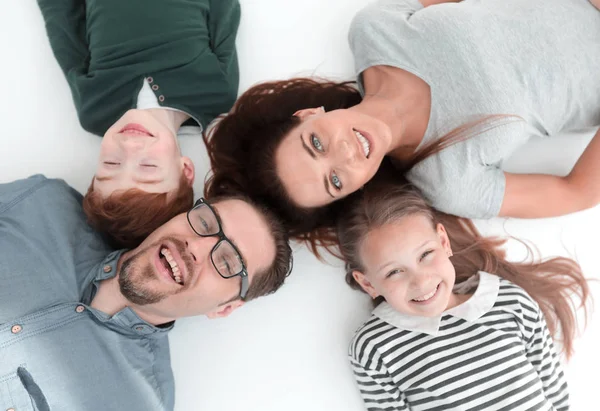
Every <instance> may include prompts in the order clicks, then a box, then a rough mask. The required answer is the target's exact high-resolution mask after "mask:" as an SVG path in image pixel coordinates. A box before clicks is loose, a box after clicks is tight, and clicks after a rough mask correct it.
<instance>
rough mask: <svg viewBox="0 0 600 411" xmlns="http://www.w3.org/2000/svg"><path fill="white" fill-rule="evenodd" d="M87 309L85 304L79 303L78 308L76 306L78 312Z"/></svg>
mask: <svg viewBox="0 0 600 411" xmlns="http://www.w3.org/2000/svg"><path fill="white" fill-rule="evenodd" d="M84 310H85V307H84V306H83V305H78V306H77V308H75V311H77V312H78V313H82V312H83V311H84Z"/></svg>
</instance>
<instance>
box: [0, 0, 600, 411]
mask: <svg viewBox="0 0 600 411" xmlns="http://www.w3.org/2000/svg"><path fill="white" fill-rule="evenodd" d="M56 1H59V0H56ZM81 1H83V0H81ZM367 2H368V0H328V1H319V0H304V1H290V0H242V1H241V3H242V9H243V18H242V24H241V27H240V32H239V37H238V47H239V54H240V65H241V90H242V91H243V90H245V89H246V88H248V87H249V86H250V85H252V84H254V83H256V82H258V81H262V80H268V79H275V78H286V77H289V76H292V75H298V74H302V75H309V74H315V75H320V76H333V77H335V78H339V79H347V78H350V76H351V74H352V58H351V55H350V52H349V49H348V46H347V44H346V32H347V29H348V25H349V22H350V20H351V18H352V16H353V14H354V13H355V12H356V11H357V10H358V9H359V8H360V7H361V6H362V5H364V4H366V3H367ZM2 5H3V6H4V7H3V8H2V13H0V56H1V60H0V124H1V125H0V141H1V143H2V144H1V149H0V182H6V181H10V180H14V179H18V178H22V177H26V176H29V175H31V174H34V173H44V174H46V175H48V176H50V177H60V178H64V179H65V180H66V181H67V182H69V183H70V184H71V185H73V186H74V187H76V188H77V189H78V190H80V191H83V190H85V189H86V187H87V185H88V183H89V181H90V180H91V178H92V175H93V170H94V166H95V161H96V153H97V150H98V146H99V143H100V139H99V138H98V137H95V136H92V135H90V134H88V133H86V132H84V131H83V130H82V129H81V128H80V126H79V124H78V122H77V118H76V115H75V110H74V108H73V105H72V103H71V97H70V93H69V89H68V87H67V84H66V82H65V80H64V79H63V77H62V74H61V72H60V70H59V68H58V66H57V64H56V63H55V61H54V58H53V56H52V53H51V51H50V47H49V45H48V42H47V40H46V37H45V32H44V27H43V21H42V19H41V16H40V14H39V12H38V10H37V6H36V3H35V2H34V1H33V0H3V1H2ZM599 109H600V107H599ZM589 136H590V133H589V132H588V133H587V134H585V135H583V136H581V135H580V136H567V137H565V138H564V139H558V140H555V141H554V142H552V145H550V144H548V143H547V142H544V143H543V144H542V143H532V144H530V145H529V146H528V148H527V149H525V150H523V151H521V152H520V153H518V155H516V156H515V157H514V158H513V159H511V161H509V162H508V164H507V167H508V168H509V169H510V170H520V171H525V170H530V171H533V170H537V171H549V172H557V173H564V172H566V171H568V170H569V167H570V166H571V165H572V164H573V162H574V161H575V160H576V158H577V156H578V154H579V153H580V152H581V150H582V149H583V148H584V147H585V144H586V143H587V141H589ZM182 146H183V150H184V152H185V153H186V154H187V155H190V156H191V157H192V159H194V161H195V162H196V167H197V170H198V175H199V176H202V175H203V174H204V173H205V172H206V171H207V169H208V166H207V163H206V153H205V150H204V148H203V145H202V142H201V140H200V139H199V138H186V139H184V140H183V141H182ZM201 183H202V178H199V179H198V183H197V186H196V189H197V192H198V193H200V190H201ZM479 226H480V227H481V229H482V230H483V231H484V232H486V233H491V234H502V233H504V232H505V231H506V232H508V233H509V234H511V235H514V236H516V237H520V238H524V239H527V240H530V241H532V242H533V243H534V244H536V245H537V246H538V248H539V250H540V252H541V253H542V255H543V256H551V255H555V254H562V255H575V256H577V258H578V260H579V261H580V263H581V264H582V266H583V268H584V270H585V272H586V273H587V275H588V276H590V277H593V278H596V279H600V275H599V274H598V269H599V268H600V260H599V259H598V256H599V253H598V250H597V247H598V245H597V244H598V235H597V234H598V232H599V229H600V207H596V208H595V209H593V210H589V211H586V212H582V213H578V214H575V215H571V216H567V217H563V218H557V219H548V220H537V221H523V220H509V221H506V220H493V221H488V222H481V223H479ZM296 248H297V250H296V260H295V261H296V262H295V270H294V274H293V275H292V276H291V277H290V278H289V281H288V283H287V285H286V286H284V287H283V289H282V290H281V291H280V292H278V293H277V294H276V295H274V296H271V297H268V298H265V299H261V300H258V301H256V302H253V303H251V304H248V305H247V306H246V307H244V308H243V309H242V310H240V311H238V312H236V313H235V314H234V315H233V316H231V317H230V318H228V319H225V320H217V321H209V320H206V319H204V318H191V319H186V320H181V321H179V322H178V323H177V326H176V328H175V330H174V331H173V333H172V334H171V345H172V359H173V369H174V372H175V378H176V385H177V402H176V409H177V411H188V410H210V411H232V410H233V411H237V410H246V411H259V410H260V411H281V410H286V411H306V410H311V411H321V410H322V411H325V410H327V411H330V410H335V411H337V410H340V411H342V410H343V411H352V410H361V409H363V407H362V404H361V401H360V398H359V395H358V393H357V390H356V389H355V386H354V380H353V378H352V375H351V372H350V368H349V366H348V365H347V361H346V347H347V343H348V341H349V339H350V337H351V335H352V333H353V331H354V329H355V328H356V327H357V326H358V325H359V324H360V323H361V322H362V321H363V320H364V319H365V318H366V317H367V316H368V312H369V302H368V301H367V299H366V298H364V296H362V295H360V294H359V293H357V292H354V291H351V290H350V289H349V288H348V287H347V286H346V285H345V284H344V281H343V275H342V270H341V268H340V266H339V264H338V263H336V265H324V264H322V263H320V262H318V261H317V260H316V259H315V258H314V257H313V256H312V255H310V254H308V252H307V251H306V250H305V249H304V248H303V247H296ZM509 252H510V255H512V256H513V257H514V258H519V257H520V256H521V255H522V248H520V247H519V246H517V245H514V246H512V247H510V249H509ZM592 287H593V290H594V291H593V292H594V294H595V295H596V297H597V298H600V286H599V285H598V283H594V284H592ZM598 346H600V318H599V317H598V315H596V316H593V317H592V318H591V320H590V322H589V324H588V328H587V329H586V331H585V332H584V333H583V335H582V336H581V338H579V339H578V341H577V344H576V355H575V357H574V358H573V359H572V361H571V362H570V363H568V364H567V365H566V372H567V374H568V379H569V382H570V387H571V388H570V391H571V397H572V405H573V407H572V409H574V410H595V409H598V404H597V401H596V402H593V401H594V400H593V399H594V398H595V395H594V390H595V389H597V378H595V377H594V376H595V375H597V374H596V371H597V370H598V369H599V368H600V354H599V353H598V348H597V347H598ZM73 389H76V387H73ZM65 394H67V393H65Z"/></svg>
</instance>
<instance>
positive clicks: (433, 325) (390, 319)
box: [373, 271, 500, 336]
mask: <svg viewBox="0 0 600 411" xmlns="http://www.w3.org/2000/svg"><path fill="white" fill-rule="evenodd" d="M475 286H476V287H477V289H476V290H475V292H474V293H473V295H472V296H471V297H470V298H469V299H468V300H467V301H465V302H464V303H462V304H459V305H457V306H456V307H454V308H451V309H449V310H446V311H444V312H443V313H442V314H441V315H439V316H437V317H419V316H415V315H409V314H403V313H400V312H398V311H396V310H394V309H393V308H392V306H390V305H389V304H388V303H386V302H385V301H384V302H382V303H381V304H379V305H378V306H377V307H376V308H375V309H374V310H373V314H374V315H375V316H376V317H378V318H380V319H381V320H383V321H385V322H386V323H388V324H390V325H393V326H394V327H398V328H401V329H403V330H408V331H416V332H422V333H425V334H429V335H433V336H435V335H437V333H438V331H439V328H440V322H441V320H442V316H443V315H446V314H448V315H451V316H453V317H458V318H462V319H463V320H465V321H467V322H474V321H477V320H478V319H479V318H481V317H482V316H483V315H484V314H485V313H487V312H488V311H490V310H491V309H492V307H493V306H494V304H495V303H496V299H497V298H498V291H499V290H500V279H499V278H498V276H496V275H493V274H488V273H486V272H483V271H480V272H479V273H477V274H475V275H473V276H472V277H470V278H469V279H467V280H466V281H463V282H462V283H460V284H457V285H455V286H454V289H453V290H454V292H458V293H461V294H462V293H466V292H468V291H469V289H472V288H473V287H475Z"/></svg>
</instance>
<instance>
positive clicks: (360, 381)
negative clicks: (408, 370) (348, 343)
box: [350, 360, 410, 411]
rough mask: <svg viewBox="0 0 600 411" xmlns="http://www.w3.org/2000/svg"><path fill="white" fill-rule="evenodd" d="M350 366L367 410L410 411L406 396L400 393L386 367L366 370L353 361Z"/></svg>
mask: <svg viewBox="0 0 600 411" xmlns="http://www.w3.org/2000/svg"><path fill="white" fill-rule="evenodd" d="M350 364H351V365H352V371H353V372H354V378H355V379H356V383H357V385H358V389H359V390H360V395H361V397H362V399H363V402H364V404H365V407H366V409H367V410H369V411H387V410H394V411H408V410H410V407H409V405H408V403H407V401H406V396H405V395H404V394H403V393H402V392H400V390H399V389H398V387H397V386H396V384H394V381H393V380H392V377H391V376H390V375H389V373H388V372H387V371H386V370H385V368H384V367H382V366H381V365H380V366H376V367H375V368H366V367H364V366H363V365H362V364H361V363H360V362H358V361H355V360H351V361H350Z"/></svg>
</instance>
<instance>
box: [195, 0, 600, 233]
mask: <svg viewBox="0 0 600 411" xmlns="http://www.w3.org/2000/svg"><path fill="white" fill-rule="evenodd" d="M441 3H443V4H441ZM599 38H600V12H599V11H598V10H597V9H596V8H594V6H593V5H592V4H591V3H590V2H589V1H588V0H571V1H563V0H485V1H484V0H464V1H461V2H456V1H453V0H420V1H419V0H379V1H374V2H372V3H370V4H369V5H368V6H366V7H365V8H364V9H363V10H362V11H360V12H359V13H358V14H357V15H356V17H355V18H354V20H353V21H352V23H351V25H350V32H349V42H350V48H351V51H352V53H353V56H354V60H355V71H356V75H357V81H358V85H359V90H357V89H356V88H355V87H354V86H353V85H352V84H349V83H336V82H331V81H315V80H313V79H306V78H300V79H291V80H286V81H275V82H270V83H266V84H260V85H258V86H256V87H254V88H252V89H250V90H248V91H247V92H246V93H244V94H243V95H242V96H241V97H240V99H238V101H237V102H236V104H235V106H234V109H233V110H232V114H231V115H229V116H228V117H226V118H225V119H224V120H223V121H222V122H221V124H220V125H219V126H218V128H216V129H215V130H214V134H213V135H212V137H211V138H210V152H211V160H212V161H211V162H212V168H213V171H214V178H213V180H212V182H211V184H209V185H207V186H206V188H207V192H209V193H212V192H214V191H219V190H220V189H221V188H222V187H225V186H227V185H228V184H232V185H237V186H241V188H242V189H243V190H245V192H247V193H249V194H251V195H253V196H261V197H264V198H267V199H269V200H270V201H271V203H272V204H273V205H274V206H275V207H277V209H278V211H279V213H280V214H281V215H282V216H284V217H285V218H286V219H287V220H288V225H289V226H290V227H291V229H292V233H293V234H296V235H297V236H302V235H305V234H307V233H316V234H315V236H316V238H319V233H318V232H317V230H318V229H319V228H328V227H331V226H332V217H333V218H335V216H336V214H337V211H338V209H339V204H336V203H337V202H339V201H343V199H344V198H345V197H346V196H347V195H349V194H350V193H352V192H354V191H356V190H358V189H360V187H362V186H363V185H364V184H366V183H367V182H368V181H369V180H370V179H371V178H372V177H373V176H374V175H375V174H376V173H377V172H378V170H380V169H381V166H382V165H383V164H386V163H393V165H394V167H395V168H396V176H397V177H398V178H401V177H402V176H403V174H405V173H406V177H407V178H408V179H409V180H410V181H411V182H412V183H413V184H414V185H415V186H417V187H418V188H419V189H420V190H421V191H422V192H423V194H424V196H425V197H426V198H427V200H428V201H429V202H430V204H432V205H433V206H434V207H435V208H437V209H439V210H441V211H444V212H446V213H449V214H454V215H458V216H461V217H469V218H491V217H495V216H498V215H500V216H510V217H521V218H538V217H549V216H557V215H562V214H567V213H572V212H575V211H578V210H582V209H585V208H589V207H592V206H594V205H596V204H598V203H599V202H600V185H599V184H598V183H597V182H598V181H599V180H600V166H599V165H600V137H599V135H600V133H599V134H597V135H596V136H595V137H594V139H593V141H592V142H591V143H590V144H589V146H588V147H587V149H586V151H585V153H584V154H583V155H582V156H581V158H580V159H579V161H578V162H577V164H576V165H575V167H574V168H573V171H572V172H571V173H570V174H569V175H568V176H550V175H542V174H513V173H508V172H504V171H503V170H502V167H501V166H502V161H503V160H504V159H505V158H507V157H509V156H510V155H511V153H513V152H514V151H515V150H518V149H519V147H521V146H522V145H523V144H525V143H526V142H527V140H528V139H529V138H530V137H532V136H537V137H540V138H549V137H552V136H555V135H557V134H559V133H561V132H565V131H567V130H575V129H581V128H584V127H592V126H596V127H597V126H600V100H599V98H600V97H599V96H600V76H598V75H597V67H600V47H598V39H599ZM309 235H310V234H309ZM321 238H322V237H321Z"/></svg>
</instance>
